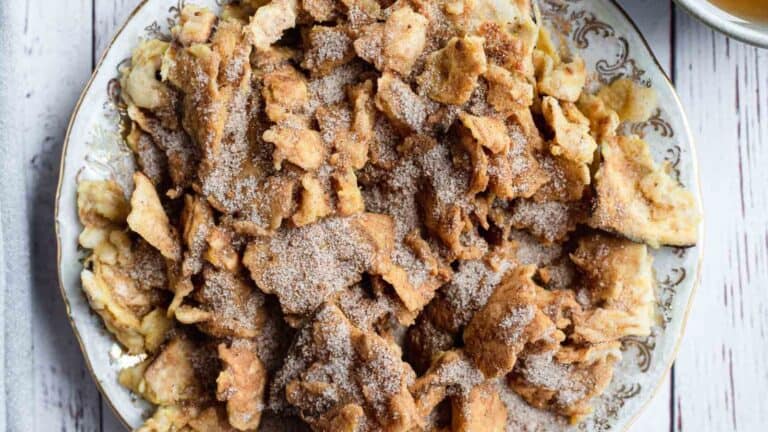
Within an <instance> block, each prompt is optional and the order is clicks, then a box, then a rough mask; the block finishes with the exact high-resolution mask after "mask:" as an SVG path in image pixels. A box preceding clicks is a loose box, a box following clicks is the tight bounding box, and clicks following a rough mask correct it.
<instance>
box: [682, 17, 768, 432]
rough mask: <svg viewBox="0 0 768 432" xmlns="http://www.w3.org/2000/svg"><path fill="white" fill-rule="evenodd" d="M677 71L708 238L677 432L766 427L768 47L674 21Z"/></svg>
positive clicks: (688, 340)
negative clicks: (695, 157)
mask: <svg viewBox="0 0 768 432" xmlns="http://www.w3.org/2000/svg"><path fill="white" fill-rule="evenodd" d="M676 28H677V32H676V33H677V37H676V45H675V53H676V61H675V76H676V78H677V84H678V91H679V93H680V96H681V98H682V100H683V105H684V106H685V107H686V108H687V110H688V115H689V119H690V122H691V127H692V128H693V133H694V136H695V137H696V139H697V141H698V149H699V160H700V163H701V172H702V185H703V191H704V209H705V214H706V226H707V233H706V234H707V237H706V245H705V248H704V249H705V252H704V255H705V257H704V267H703V275H702V281H703V283H702V285H701V287H700V289H699V291H698V293H697V297H696V301H695V304H694V306H693V310H692V314H691V318H690V322H689V325H688V332H687V335H686V337H685V340H684V344H683V347H682V350H681V352H680V355H679V357H678V361H677V367H676V375H675V400H674V404H675V409H676V412H675V421H674V429H675V430H677V431H702V430H712V431H761V430H765V425H766V424H767V423H768V402H767V401H766V398H767V397H768V394H767V392H768V348H767V347H766V344H767V343H768V290H767V289H766V287H767V286H768V266H766V263H768V189H767V188H766V186H767V185H768V170H766V168H765V167H766V165H768V147H766V146H767V145H768V118H767V117H766V112H765V110H766V109H768V52H766V51H765V50H759V49H757V48H753V47H750V46H747V45H744V44H742V43H739V42H735V41H732V40H729V39H727V38H726V37H724V36H722V35H720V34H717V33H715V32H713V31H712V30H710V29H708V28H706V27H705V26H703V25H701V24H699V23H698V22H696V21H694V20H693V19H692V18H691V17H689V16H688V15H686V14H684V13H679V14H678V15H677V19H676Z"/></svg>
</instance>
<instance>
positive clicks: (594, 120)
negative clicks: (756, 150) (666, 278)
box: [78, 0, 699, 432]
mask: <svg viewBox="0 0 768 432" xmlns="http://www.w3.org/2000/svg"><path fill="white" fill-rule="evenodd" d="M534 9H535V8H533V7H532V5H531V2H530V1H528V0H517V1H513V2H511V3H510V2H506V3H504V4H503V5H501V4H498V5H497V4H495V3H493V2H490V1H488V0H476V1H462V0H459V1H442V0H418V1H417V0H404V1H403V0H398V1H395V2H392V1H379V0H302V1H299V0H271V1H269V0H266V1H250V0H242V1H239V2H228V4H226V5H225V6H222V8H221V13H220V14H219V15H217V14H215V13H214V12H213V11H210V10H208V9H206V8H201V7H198V6H194V5H190V4H188V5H186V6H184V7H183V8H182V10H181V11H180V13H179V16H178V19H177V22H176V23H175V25H174V26H173V27H172V30H171V35H170V38H168V39H169V40H167V41H161V40H147V41H143V42H141V43H140V44H139V45H138V46H137V47H136V49H135V51H134V54H133V56H132V59H131V62H130V64H129V65H127V66H125V67H123V68H122V69H121V79H120V84H121V90H122V93H121V94H122V103H123V104H124V105H125V113H127V116H126V119H125V120H126V122H127V127H126V133H125V139H126V144H127V146H128V147H129V148H130V149H131V150H132V151H133V153H134V154H135V160H136V167H137V170H136V172H135V173H134V174H133V188H132V189H131V190H128V191H124V190H123V189H122V188H121V187H120V186H119V185H118V183H117V182H115V181H112V180H98V181H93V180H83V181H81V182H80V183H79V185H78V209H79V216H80V220H81V222H82V224H83V226H84V229H83V231H82V234H81V235H80V238H79V242H80V244H81V246H82V247H83V248H85V249H88V250H89V251H90V253H89V255H88V257H87V258H86V259H85V261H84V269H83V271H82V284H83V290H84V292H85V294H86V296H87V298H88V301H89V302H90V304H91V306H92V308H93V310H94V311H95V312H96V313H97V314H98V315H99V316H100V317H101V318H102V319H103V322H104V324H105V326H106V328H107V329H108V330H109V331H110V332H111V333H112V334H114V336H115V338H116V339H117V341H118V342H119V343H120V344H121V345H122V346H123V348H124V349H125V350H126V351H127V352H129V353H131V354H136V355H141V358H142V359H143V361H141V362H140V363H139V364H136V365H135V366H132V367H130V368H127V369H124V370H122V371H121V373H120V376H119V380H120V382H121V383H122V384H123V385H124V386H126V387H127V388H129V389H130V390H131V391H132V392H134V393H135V394H136V395H139V396H140V397H142V398H144V399H146V400H147V401H149V402H151V403H152V404H154V405H156V406H157V409H156V411H155V412H154V414H152V415H151V417H149V418H148V419H147V420H146V423H145V424H144V426H142V427H141V428H140V429H139V430H141V431H146V432H172V431H256V430H266V431H272V430H314V431H350V432H353V431H355V432H366V431H403V432H407V431H448V430H451V431H467V432H469V431H517V430H539V429H538V428H537V427H535V426H536V425H537V424H538V423H537V422H539V420H541V419H544V418H545V416H550V417H548V418H549V419H550V420H547V421H551V419H552V418H555V419H556V421H560V422H563V423H565V422H567V421H572V422H577V421H579V420H581V419H582V418H584V417H585V416H587V415H589V414H590V413H591V411H592V402H593V399H594V398H595V397H596V396H598V395H600V394H601V393H602V392H603V391H604V390H605V388H606V387H607V386H608V384H609V383H610V381H611V378H612V374H613V368H614V365H615V364H616V363H617V362H618V361H619V359H620V357H621V354H620V350H619V348H620V344H621V341H622V339H623V338H626V337H630V336H635V337H636V336H646V335H649V334H650V332H651V330H652V327H653V326H654V325H655V322H656V316H655V314H656V297H655V285H654V277H653V258H652V255H651V253H650V252H649V249H648V246H650V247H653V248H657V247H661V246H668V245H672V246H690V245H693V244H695V243H696V241H697V238H696V237H697V232H698V221H699V215H698V209H697V205H696V202H695V199H694V197H693V195H692V194H691V193H690V192H688V191H686V190H685V189H684V188H683V187H682V186H681V185H680V184H679V183H678V182H677V180H675V179H674V178H673V177H672V176H670V174H669V170H668V168H667V167H665V166H658V165H657V164H656V163H655V162H654V161H653V159H652V157H651V154H650V152H649V149H648V145H647V144H646V143H645V142H644V141H643V140H642V139H641V138H640V137H637V136H624V135H622V134H620V133H619V130H620V128H619V125H620V124H621V122H623V121H642V120H644V119H647V117H648V116H649V115H650V113H651V112H653V110H654V107H655V103H656V100H655V97H654V95H653V93H652V91H651V90H649V89H646V88H643V87H639V86H637V85H636V84H634V83H632V82H631V81H629V80H625V79H622V80H617V81H616V82H615V83H613V84H611V85H610V86H606V87H604V88H602V89H594V88H591V89H590V90H587V87H589V85H588V82H589V79H588V76H587V65H586V64H585V62H584V60H582V59H581V58H579V57H578V56H577V55H575V54H566V52H565V51H566V49H565V48H567V47H562V49H557V48H555V46H554V45H553V43H552V41H551V40H550V38H549V33H548V32H547V31H546V30H545V29H544V28H543V27H541V25H540V24H541V23H537V22H536V20H535V19H534V17H533V15H534V12H535V11H534ZM646 245H648V246H646ZM521 413H525V414H524V415H526V416H528V417H530V418H528V419H527V421H526V424H527V425H534V426H533V428H530V427H528V426H526V427H522V426H520V422H519V419H520V415H523V414H521ZM542 422H543V420H542ZM543 424H544V423H541V424H539V426H541V427H542V428H544V427H545V426H543Z"/></svg>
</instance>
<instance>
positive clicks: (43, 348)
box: [0, 0, 100, 431]
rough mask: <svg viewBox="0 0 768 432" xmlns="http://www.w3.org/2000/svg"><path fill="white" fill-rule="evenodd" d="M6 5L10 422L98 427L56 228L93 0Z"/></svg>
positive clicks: (23, 427) (32, 426)
mask: <svg viewBox="0 0 768 432" xmlns="http://www.w3.org/2000/svg"><path fill="white" fill-rule="evenodd" d="M3 4H4V8H5V11H6V12H7V15H5V14H4V19H3V24H2V26H0V27H3V28H7V29H8V33H9V34H8V35H7V37H9V38H10V47H9V48H10V52H9V54H10V55H9V56H7V57H6V56H5V55H4V56H3V58H4V60H3V63H4V64H7V65H9V67H10V73H8V74H5V73H4V74H3V80H6V79H7V80H9V83H10V85H9V86H8V87H9V88H8V89H7V93H6V94H3V95H2V97H0V99H4V100H5V102H6V103H7V104H8V105H9V107H10V109H7V110H5V109H4V110H3V113H2V116H0V117H2V118H3V121H6V122H7V124H8V126H9V129H6V128H5V127H2V128H1V129H3V130H4V132H5V133H6V134H7V136H8V138H9V139H8V142H6V143H4V144H3V155H2V163H3V171H2V172H3V181H2V182H0V184H2V197H3V198H2V199H3V204H2V207H3V238H4V240H5V241H6V243H5V245H6V246H7V247H6V248H4V257H3V258H4V263H5V266H6V271H7V272H6V273H5V278H4V281H3V284H4V287H5V289H6V293H5V294H6V295H5V312H6V313H5V321H4V327H5V342H6V343H5V371H4V374H5V378H6V380H5V386H6V387H5V389H4V390H5V395H6V397H7V400H6V403H5V408H6V411H5V416H4V421H5V425H4V426H5V427H4V428H3V430H9V431H31V430H40V431H51V430H59V431H97V430H99V429H100V425H99V409H100V407H99V403H98V402H99V401H98V394H97V392H96V388H95V386H94V384H93V381H92V380H91V379H90V377H89V375H88V372H87V370H86V368H85V364H84V362H83V358H82V355H81V354H80V351H79V349H78V345H77V342H76V341H75V339H74V336H73V334H72V331H71V329H70V328H69V325H68V324H67V319H66V317H65V311H64V305H63V303H62V302H61V300H60V298H59V294H58V282H57V280H56V250H55V247H54V245H55V238H54V232H53V203H54V194H55V187H56V181H57V176H58V164H59V155H60V150H61V143H62V140H63V136H64V132H65V129H66V126H67V122H68V119H69V116H70V113H71V111H72V108H73V107H74V104H75V101H76V100H77V98H78V95H79V93H80V91H81V89H82V88H83V85H84V84H85V81H86V79H87V78H88V75H89V72H90V67H91V58H92V52H91V36H92V33H91V28H92V26H91V12H92V2H91V0H72V1H67V2H49V1H44V0H28V1H23V2H22V1H14V2H3ZM7 59H10V60H7ZM3 126H5V125H3Z"/></svg>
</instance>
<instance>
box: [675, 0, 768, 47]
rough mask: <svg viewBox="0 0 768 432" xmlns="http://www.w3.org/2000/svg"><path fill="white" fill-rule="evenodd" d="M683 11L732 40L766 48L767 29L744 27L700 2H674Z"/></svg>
mask: <svg viewBox="0 0 768 432" xmlns="http://www.w3.org/2000/svg"><path fill="white" fill-rule="evenodd" d="M675 2H676V3H677V4H678V5H679V6H680V7H681V8H683V9H684V10H685V11H687V12H688V13H690V14H691V15H693V16H694V17H696V18H698V19H699V20H700V21H702V22H704V23H705V24H707V25H708V26H710V27H712V28H713V29H715V30H717V31H719V32H721V33H723V34H725V35H727V36H730V37H732V38H734V39H737V40H740V41H742V42H746V43H748V44H751V45H755V46H758V47H762V48H768V28H766V29H765V30H759V29H756V28H752V27H749V26H746V25H744V24H743V23H739V22H736V21H733V20H730V19H728V17H727V16H725V14H726V12H722V13H718V12H713V11H712V10H711V9H713V8H715V9H716V8H717V6H714V5H712V4H710V3H709V2H702V1H701V0H675Z"/></svg>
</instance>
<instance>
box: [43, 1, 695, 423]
mask: <svg viewBox="0 0 768 432" xmlns="http://www.w3.org/2000/svg"><path fill="white" fill-rule="evenodd" d="M196 3H198V4H205V5H207V6H209V7H211V8H217V7H218V6H217V4H218V2H217V0H197V2H196ZM177 6H178V5H177V4H176V0H145V1H144V2H143V3H142V4H141V5H140V6H139V7H138V8H137V9H136V11H135V12H134V13H133V14H131V16H130V18H129V19H128V21H127V22H126V24H125V26H124V27H123V28H122V29H121V30H120V32H119V33H118V34H117V36H116V38H115V40H114V41H113V42H112V45H111V46H110V48H109V50H108V51H107V53H106V54H105V56H104V58H103V59H102V61H101V62H100V63H99V66H98V67H97V69H96V72H95V73H94V75H93V77H92V78H91V80H90V82H89V83H88V86H87V87H86V89H85V91H84V92H83V96H82V98H81V100H80V102H79V103H78V105H77V107H76V109H75V112H74V114H73V116H72V121H71V124H70V128H69V131H68V133H67V136H66V141H65V143H64V151H63V155H62V163H61V174H60V179H59V191H58V196H57V207H56V229H57V234H58V248H59V255H58V259H59V263H58V264H59V277H60V281H61V290H62V295H63V297H64V301H65V302H66V304H67V310H68V313H69V316H70V318H71V322H72V325H73V327H74V330H75V333H76V334H77V336H78V340H79V342H80V345H81V348H82V349H83V352H84V353H85V358H86V361H87V362H88V365H89V368H90V369H91V371H92V373H93V376H94V378H95V379H96V381H97V383H98V386H99V388H100V389H101V391H102V393H103V394H104V396H105V398H106V400H107V401H109V403H110V405H112V407H113V409H114V411H115V413H116V414H117V415H118V416H119V417H120V418H121V419H122V420H123V422H124V423H125V424H126V425H128V426H131V427H137V426H139V425H140V424H141V423H142V421H143V416H144V415H146V414H147V411H148V409H149V408H150V407H149V406H148V405H147V404H146V403H144V402H142V401H140V400H137V398H135V397H133V396H132V395H131V394H130V393H129V392H128V391H127V390H125V389H124V388H123V387H121V386H120V385H119V384H118V383H117V379H116V377H117V371H118V365H117V364H115V363H114V361H113V360H111V358H110V355H109V351H110V349H111V348H112V347H113V345H114V340H113V338H112V337H111V336H110V335H109V334H108V333H107V332H106V330H105V329H104V327H103V325H102V323H101V321H100V319H99V318H98V317H97V316H96V315H95V314H94V313H92V312H91V310H90V308H89V306H88V303H87V301H86V299H85V296H84V294H83V293H82V290H81V286H80V278H79V274H80V270H81V264H80V260H79V259H80V258H81V252H80V251H79V250H78V246H77V236H78V234H79V232H80V230H81V226H80V224H79V222H78V219H77V208H76V184H77V180H78V179H79V178H83V177H88V178H105V177H110V176H111V177H113V178H116V179H117V180H118V181H120V182H123V184H125V185H126V187H131V186H130V184H128V182H129V178H130V174H131V173H132V159H131V156H130V152H129V151H128V150H127V149H126V147H125V145H124V143H123V142H122V140H121V138H120V135H119V133H118V123H119V115H118V113H117V111H116V109H115V105H114V104H113V103H112V100H113V98H114V91H113V90H114V81H113V80H114V78H115V77H116V76H117V69H118V67H119V65H120V63H121V62H123V61H124V59H127V58H129V57H130V54H131V51H132V49H133V48H134V47H135V46H136V44H137V42H138V40H139V39H140V38H142V37H148V36H151V35H154V34H157V33H158V32H163V31H167V19H166V18H168V17H169V16H173V15H174V14H175V13H176V12H177V11H178V8H177ZM541 8H542V12H543V14H544V16H545V17H546V18H547V19H549V20H550V21H551V25H552V26H553V27H555V28H557V29H558V30H560V31H562V32H563V33H564V34H566V35H567V36H568V39H569V41H570V44H571V45H572V47H573V48H574V49H576V50H578V51H579V53H580V54H581V55H582V56H583V57H584V58H585V59H586V60H587V64H588V67H589V68H590V70H591V71H592V82H593V83H594V84H596V83H606V82H610V81H611V80H613V79H615V78H617V77H620V76H623V77H629V78H631V79H633V80H635V81H637V82H641V83H643V84H645V85H649V86H652V87H653V88H654V89H656V91H657V92H658V94H659V102H660V107H661V109H659V111H658V112H657V113H656V114H655V115H654V116H653V117H652V118H651V119H650V120H649V121H647V122H644V123H639V124H628V125H625V126H624V127H625V128H627V130H629V131H632V132H634V133H637V134H640V135H643V136H645V138H646V139H647V140H648V142H649V143H650V145H651V148H652V152H653V155H654V157H655V159H656V160H657V161H658V162H663V161H667V162H669V163H670V164H671V166H672V169H673V170H674V171H675V173H676V174H677V175H678V176H679V179H680V181H681V182H682V183H683V184H685V185H686V186H687V187H689V188H690V189H691V190H693V191H694V193H695V194H696V195H697V197H699V196H700V193H699V186H698V174H697V168H696V155H695V151H694V147H693V142H692V140H691V134H690V131H689V129H688V126H687V123H686V119H685V115H684V113H683V109H682V107H681V106H680V102H679V100H678V98H677V96H676V94H675V91H674V89H673V88H672V86H671V84H670V82H669V80H668V79H667V77H666V76H665V75H664V73H663V71H662V70H661V68H660V66H659V65H658V63H657V62H656V60H655V58H654V57H653V55H652V53H651V52H650V49H649V48H648V46H647V44H646V42H645V40H644V39H643V37H642V36H641V34H640V33H639V31H638V30H637V28H636V27H635V25H634V24H633V23H632V22H631V21H630V20H629V18H628V17H627V16H626V14H625V13H624V12H623V11H622V10H621V9H620V8H619V7H618V6H617V5H616V4H615V3H614V2H613V1H611V0H570V1H562V0H544V1H541ZM702 232H703V230H702ZM654 255H655V257H656V262H655V270H656V275H657V278H658V282H659V311H660V316H661V317H662V319H661V320H660V323H659V325H658V327H656V328H655V329H654V331H653V334H652V335H651V336H650V337H648V338H642V339H631V340H627V341H626V342H625V343H624V348H623V351H624V359H623V360H622V362H621V363H620V364H619V365H618V368H617V370H616V374H615V377H614V379H613V382H612V383H611V385H610V387H609V389H608V390H607V392H606V393H605V395H603V396H602V397H601V398H599V400H597V401H596V403H595V405H596V411H595V414H594V415H593V416H592V417H590V418H589V419H588V420H586V421H585V422H584V423H582V424H581V425H579V426H577V427H574V429H578V430H595V431H620V430H624V429H626V428H627V427H628V425H629V424H630V423H631V421H632V420H633V419H634V418H635V416H636V415H637V414H638V413H639V412H640V411H641V409H642V407H643V406H644V405H645V404H646V403H647V402H648V401H649V400H650V399H651V397H652V395H653V394H654V392H655V390H656V388H657V387H658V385H659V384H660V383H661V382H662V380H663V378H664V375H665V374H666V372H667V370H668V369H669V367H670V365H671V364H672V361H673V359H674V357H675V354H676V349H677V346H678V342H679V340H680V337H681V334H682V332H683V327H684V325H685V320H686V317H687V314H688V308H689V305H690V303H691V298H692V295H693V291H694V288H695V286H696V285H697V279H698V274H699V267H700V255H701V243H699V245H698V246H697V247H693V248H689V249H662V250H659V251H655V252H654Z"/></svg>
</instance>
